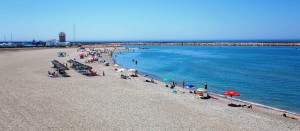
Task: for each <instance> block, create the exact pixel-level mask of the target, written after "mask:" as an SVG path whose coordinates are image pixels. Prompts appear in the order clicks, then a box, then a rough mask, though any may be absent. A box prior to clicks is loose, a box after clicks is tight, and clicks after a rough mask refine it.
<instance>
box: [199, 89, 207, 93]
mask: <svg viewBox="0 0 300 131" xmlns="http://www.w3.org/2000/svg"><path fill="white" fill-rule="evenodd" d="M197 91H200V92H206V91H207V90H206V89H205V88H198V89H197Z"/></svg>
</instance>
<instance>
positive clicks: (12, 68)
mask: <svg viewBox="0 0 300 131" xmlns="http://www.w3.org/2000/svg"><path fill="white" fill-rule="evenodd" d="M58 51H66V52H67V54H69V55H70V56H68V57H65V58H62V57H57V52H58ZM1 52H2V51H1ZM74 57H76V58H77V60H79V59H78V53H77V52H76V49H74V48H73V49H71V48H68V49H67V48H66V49H44V50H32V51H18V52H14V51H9V52H5V53H0V61H1V63H0V83H1V87H0V105H1V106H0V130H90V129H96V130H300V122H299V121H300V120H299V116H295V117H298V120H292V119H288V118H284V117H282V113H281V112H278V111H272V110H267V109H263V108H259V107H256V106H254V107H253V108H254V109H248V108H233V107H228V106H227V104H228V103H230V101H229V100H226V99H221V100H213V99H210V100H198V99H197V96H195V95H192V94H189V93H185V94H172V93H171V92H172V90H170V89H168V88H165V87H164V84H163V83H159V84H152V83H147V82H143V80H145V79H146V78H143V77H139V78H134V79H132V80H123V79H120V74H121V73H118V72H116V71H115V70H114V67H111V66H110V67H105V66H103V65H102V64H99V63H93V64H89V65H91V66H93V67H94V70H95V71H97V72H100V74H102V71H103V70H104V71H105V75H106V76H105V77H103V76H100V77H86V76H83V75H81V74H79V73H77V72H76V71H74V70H73V69H70V70H68V71H67V72H68V73H69V75H71V76H72V77H69V78H62V77H60V78H49V77H48V76H47V71H48V70H53V69H51V68H50V67H51V64H50V61H51V60H53V59H56V60H58V61H60V62H66V61H67V60H69V59H73V58H74ZM80 61H83V60H80Z"/></svg>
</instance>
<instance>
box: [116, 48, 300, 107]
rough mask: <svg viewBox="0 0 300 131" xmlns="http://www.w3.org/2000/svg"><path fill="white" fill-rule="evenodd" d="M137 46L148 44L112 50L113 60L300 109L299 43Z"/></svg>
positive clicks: (158, 75) (153, 73) (152, 74)
mask: <svg viewBox="0 0 300 131" xmlns="http://www.w3.org/2000/svg"><path fill="white" fill-rule="evenodd" d="M128 47H137V46H128ZM139 47H141V48H149V49H143V50H142V49H141V50H139V49H137V50H135V51H125V52H121V54H119V53H116V54H115V55H114V59H115V61H116V63H118V64H120V65H121V66H123V67H125V68H136V69H138V70H139V71H140V72H142V73H145V74H148V75H149V76H150V77H153V78H155V79H158V80H161V79H162V78H165V77H169V78H172V79H173V80H174V81H177V82H178V83H179V85H181V82H182V81H183V80H184V81H185V82H186V83H187V84H193V85H195V86H196V88H199V87H203V84H204V82H205V81H207V82H208V89H209V91H211V92H213V93H217V94H223V92H224V91H226V90H235V91H237V92H239V93H240V95H241V96H239V97H237V98H238V99H241V100H246V101H251V102H255V103H259V104H263V105H267V106H272V107H276V108H279V109H283V110H288V111H293V112H297V113H300V94H299V93H300V48H299V47H241V46H239V47H234V46H224V47H221V46H139ZM133 59H134V60H137V61H138V63H137V65H136V64H135V63H133V62H132V60H133ZM140 74H141V73H140Z"/></svg>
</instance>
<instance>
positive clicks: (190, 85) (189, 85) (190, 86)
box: [185, 84, 195, 88]
mask: <svg viewBox="0 0 300 131" xmlns="http://www.w3.org/2000/svg"><path fill="white" fill-rule="evenodd" d="M185 87H186V88H194V87H195V86H194V85H192V84H186V85H185Z"/></svg>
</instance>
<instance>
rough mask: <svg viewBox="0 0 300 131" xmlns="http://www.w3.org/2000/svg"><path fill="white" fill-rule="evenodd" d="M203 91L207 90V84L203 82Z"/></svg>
mask: <svg viewBox="0 0 300 131" xmlns="http://www.w3.org/2000/svg"><path fill="white" fill-rule="evenodd" d="M204 89H205V90H207V82H206V81H205V82H204Z"/></svg>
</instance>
